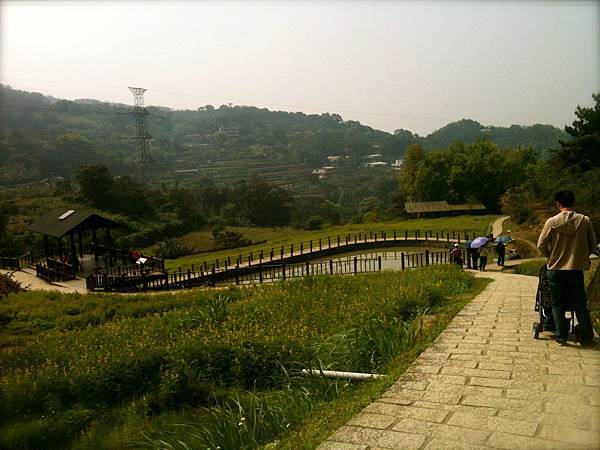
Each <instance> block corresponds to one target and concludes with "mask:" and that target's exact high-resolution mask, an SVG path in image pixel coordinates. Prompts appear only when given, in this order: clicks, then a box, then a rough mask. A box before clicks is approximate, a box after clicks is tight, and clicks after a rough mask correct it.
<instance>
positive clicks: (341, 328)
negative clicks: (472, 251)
mask: <svg viewBox="0 0 600 450" xmlns="http://www.w3.org/2000/svg"><path fill="white" fill-rule="evenodd" d="M471 284H472V278H471V276H470V275H469V274H467V273H465V272H463V271H461V270H459V269H457V268H454V267H450V266H435V267H429V268H423V269H419V270H414V271H406V272H402V273H394V272H382V273H377V274H372V275H361V276H355V277H313V278H306V279H304V280H296V281H290V282H286V283H281V284H273V285H268V286H257V287H251V288H244V289H233V290H229V291H225V292H212V293H206V292H203V291H199V292H189V293H185V294H182V295H181V296H173V295H171V294H164V295H151V296H140V297H133V298H132V297H126V296H111V295H106V296H101V297H97V298H92V297H86V296H61V295H60V294H52V293H50V294H49V297H48V298H45V299H42V298H40V297H39V296H42V297H43V295H44V294H39V293H38V294H37V296H32V295H31V294H12V295H11V296H9V297H8V298H7V299H6V300H7V303H6V304H4V303H2V304H1V305H2V306H0V312H1V311H4V314H5V316H6V317H7V318H8V319H7V320H8V323H7V327H8V328H11V327H12V331H13V332H16V331H17V330H24V329H26V328H27V326H28V324H29V326H30V328H31V330H32V333H33V335H32V336H31V337H30V338H29V339H28V340H26V341H24V342H23V343H22V345H20V346H6V345H5V346H4V347H3V349H2V350H0V352H1V353H0V355H1V364H0V420H1V421H2V425H0V447H3V448H4V447H6V448H26V447H27V446H29V444H26V443H27V442H30V441H31V440H32V439H33V440H35V442H39V441H40V440H43V439H44V437H43V436H44V435H45V434H44V433H41V432H40V430H43V429H45V428H44V427H46V428H49V427H50V428H51V427H53V426H54V427H55V428H56V429H57V430H63V431H60V432H58V435H60V439H58V438H56V439H55V438H53V437H52V436H55V435H52V433H50V434H48V439H47V442H44V443H43V445H42V444H40V445H37V444H36V446H37V447H45V448H64V447H65V446H68V445H67V444H68V443H69V442H73V439H74V438H75V437H76V436H78V435H80V433H81V432H82V431H84V430H86V429H88V428H89V424H90V423H92V424H94V423H97V422H98V421H102V417H103V414H104V413H105V412H107V411H112V410H114V409H115V408H122V407H124V406H125V405H128V404H136V405H137V406H136V412H135V414H134V413H131V414H133V417H144V416H159V417H160V416H161V415H165V414H171V413H172V412H174V411H178V410H180V409H181V408H187V409H190V408H192V409H197V408H204V409H202V411H204V412H203V413H201V414H200V415H201V416H202V418H203V419H202V420H203V421H208V422H206V423H207V424H209V425H206V429H207V430H208V429H215V430H219V429H222V430H223V429H228V430H232V429H235V430H237V431H236V433H238V436H237V437H231V436H229V434H228V435H227V436H226V437H223V436H222V437H221V438H219V437H218V436H216V437H215V436H213V435H212V434H211V435H210V436H209V435H208V434H206V433H207V431H206V430H205V431H198V429H196V428H194V429H192V428H189V429H188V428H186V427H178V428H177V430H178V433H177V434H175V435H173V436H179V430H180V429H185V430H188V431H189V433H192V434H193V436H196V435H197V437H193V436H192V434H190V436H192V437H191V438H190V439H192V438H193V439H204V441H206V442H207V444H206V446H210V445H212V444H213V443H215V442H217V441H218V439H225V441H223V442H224V444H223V445H229V444H230V443H232V442H233V443H235V442H238V441H235V440H236V439H241V440H242V441H243V442H244V444H243V445H245V446H249V447H252V446H254V445H256V443H257V442H266V441H265V439H267V438H266V436H271V435H272V434H273V433H275V434H277V433H279V432H281V431H282V430H283V428H282V425H281V424H283V423H284V422H285V425H286V426H287V424H288V423H289V424H291V425H290V427H291V426H293V424H294V423H297V422H298V421H299V420H301V419H300V417H306V415H307V414H310V411H312V408H313V406H310V407H309V406H307V405H312V404H313V403H312V401H313V400H312V399H314V398H317V399H319V400H318V401H324V400H323V399H324V398H325V397H327V396H328V395H330V394H331V393H332V392H337V390H339V389H341V387H340V385H339V384H336V383H331V382H327V383H325V384H318V385H316V384H315V381H314V380H311V382H310V383H309V384H306V383H307V381H306V380H302V381H301V382H300V381H298V380H297V379H295V378H294V377H295V374H297V371H298V370H299V369H301V368H313V367H319V366H322V367H329V368H333V369H337V370H360V371H373V370H377V369H378V368H379V367H381V366H382V365H383V364H385V363H386V361H389V360H390V358H392V357H393V356H394V355H395V354H397V353H398V352H400V351H402V350H404V349H408V348H411V347H412V346H413V345H414V344H415V342H417V340H418V337H419V334H420V331H421V328H422V323H423V319H422V318H423V314H424V313H425V312H426V311H428V310H429V311H435V310H436V309H437V308H440V307H442V306H443V305H444V304H445V303H446V302H447V300H446V299H447V298H448V296H451V295H454V294H459V293H461V292H464V291H465V290H466V289H468V288H469V287H470V286H471ZM169 300H170V301H171V302H172V304H170V303H169ZM128 301H131V302H132V303H131V304H129V303H127V302H128ZM88 303H89V304H88ZM19 308H22V310H20V309H19ZM109 309H113V310H114V313H110V314H106V311H108V310H109ZM96 315H98V317H99V320H91V319H92V317H96ZM45 316H47V317H45ZM71 317H73V318H76V319H77V320H76V321H75V322H71V321H69V320H68V319H69V318H71ZM73 324H75V325H73ZM0 339H4V335H2V334H0ZM0 348H2V347H0ZM290 374H291V375H290ZM291 379H292V380H293V382H292V381H290V380H291ZM315 386H316V387H315ZM341 386H342V387H343V384H342V385H341ZM236 392H237V393H240V394H239V397H235V396H233V397H232V395H233V394H234V393H236ZM249 392H251V393H249ZM303 392H304V394H303ZM308 393H310V395H308ZM305 394H306V395H307V396H309V397H311V396H312V397H311V402H309V403H307V399H306V398H305ZM236 395H237V394H236ZM324 396H325V397H324ZM288 404H289V405H290V406H289V408H290V409H289V410H288V409H286V408H287V406H285V405H288ZM294 405H295V406H294ZM240 409H243V412H244V414H246V415H240V414H241V413H240ZM78 411H80V412H81V411H84V412H85V414H84V413H77V412H78ZM236 411H237V412H236ZM294 411H297V412H294ZM301 411H304V412H301ZM234 413H235V414H234ZM177 414H178V413H177ZM177 414H176V415H177ZM252 414H255V415H257V417H259V418H260V421H263V419H264V424H261V425H260V426H258V425H257V426H256V427H255V426H254V425H252V427H250V428H248V429H246V428H245V427H248V426H249V425H245V426H239V427H238V428H236V427H233V428H231V424H232V423H233V422H235V420H238V419H239V420H238V421H237V422H235V424H236V426H237V424H238V423H239V422H240V421H241V417H246V419H245V420H246V421H248V420H250V419H249V417H251V415H252ZM278 414H279V416H278ZM277 417H279V418H277ZM257 420H259V419H257ZM134 422H135V421H134ZM242 422H243V421H242ZM271 422H274V423H275V424H274V423H271ZM202 423H205V422H202ZM218 423H222V424H221V425H219V426H218V427H216V426H215V424H218ZM248 423H252V424H254V422H248ZM61 424H63V425H61ZM64 424H69V426H66V425H64ZM277 424H279V425H277ZM227 427H230V428H227ZM92 428H93V427H92ZM138 429H139V427H138ZM167 431H168V430H167ZM167 431H166V435H167V437H168V435H169V434H168V432H167ZM242 431H243V432H242ZM194 433H195V434H194ZM228 433H229V432H228ZM240 433H241V434H240ZM51 435H52V436H51ZM147 436H148V439H150V440H152V439H155V438H154V437H153V436H154V435H153V434H152V433H148V434H147ZM55 437H56V436H55ZM128 439H129V438H128ZM157 439H159V440H164V441H165V442H169V445H179V444H177V443H173V442H174V441H172V440H171V438H170V437H169V438H168V439H167V438H166V437H165V436H163V435H161V436H160V437H159V438H157ZM211 439H214V441H213V440H211ZM227 439H234V441H231V442H230V441H227ZM125 440H127V439H125ZM59 441H60V444H59ZM92 441H93V439H92ZM204 441H203V442H204ZM242 441H240V442H242ZM152 442H154V441H152ZM182 442H184V443H185V445H191V447H190V448H194V445H192V444H189V443H187V442H186V441H182ZM191 442H192V441H191ZM193 442H195V441H193ZM193 442H192V443H193ZM65 443H67V444H65ZM123 445H124V444H123ZM182 445H183V444H182ZM203 445H204V444H203ZM223 445H221V448H231V447H223ZM165 448H166V447H165ZM182 448H183V447H182ZM241 448H244V447H241Z"/></svg>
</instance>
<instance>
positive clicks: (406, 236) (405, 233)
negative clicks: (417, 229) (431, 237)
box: [404, 230, 408, 241]
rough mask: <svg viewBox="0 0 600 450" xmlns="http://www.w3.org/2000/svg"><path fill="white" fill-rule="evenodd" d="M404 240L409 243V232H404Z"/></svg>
mask: <svg viewBox="0 0 600 450" xmlns="http://www.w3.org/2000/svg"><path fill="white" fill-rule="evenodd" d="M404 240H405V241H408V230H404Z"/></svg>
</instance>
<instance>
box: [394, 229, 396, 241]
mask: <svg viewBox="0 0 600 450" xmlns="http://www.w3.org/2000/svg"><path fill="white" fill-rule="evenodd" d="M394 240H396V230H394Z"/></svg>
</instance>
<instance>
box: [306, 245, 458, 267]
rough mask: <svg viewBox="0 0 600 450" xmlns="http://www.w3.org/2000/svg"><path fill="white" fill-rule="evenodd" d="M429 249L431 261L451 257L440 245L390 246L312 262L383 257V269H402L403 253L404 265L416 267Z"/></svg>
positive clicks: (339, 261)
mask: <svg viewBox="0 0 600 450" xmlns="http://www.w3.org/2000/svg"><path fill="white" fill-rule="evenodd" d="M426 251H429V253H430V261H435V262H437V263H439V262H442V261H446V258H448V257H449V251H450V248H448V249H443V248H440V247H390V248H383V249H371V250H359V251H353V252H348V253H341V254H339V255H335V256H332V257H328V258H319V259H314V260H311V261H310V262H311V263H314V264H319V263H326V262H329V261H333V262H334V263H336V264H337V263H344V262H347V263H350V262H353V261H354V258H357V260H359V261H361V260H362V261H364V260H378V259H379V258H381V270H402V254H404V267H416V266H420V265H424V264H425V259H424V257H425V255H424V254H425V252H426Z"/></svg>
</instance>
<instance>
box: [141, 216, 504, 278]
mask: <svg viewBox="0 0 600 450" xmlns="http://www.w3.org/2000/svg"><path fill="white" fill-rule="evenodd" d="M496 218H497V216H456V217H442V218H437V219H415V220H405V221H399V222H386V223H362V224H347V225H343V226H336V227H331V228H327V229H324V230H314V231H306V230H297V229H293V228H253V227H228V228H227V229H230V230H234V231H238V232H240V233H242V234H243V235H244V237H246V238H247V239H250V240H252V241H253V242H260V241H267V242H266V243H265V244H258V245H252V246H249V247H244V248H240V249H230V250H221V251H217V252H211V253H206V254H200V255H196V256H185V257H182V258H178V259H173V260H167V261H166V267H167V268H168V269H170V270H173V269H176V268H178V267H183V268H185V267H189V266H191V265H192V264H195V265H198V264H201V263H204V262H205V261H206V262H210V263H212V262H214V261H215V259H217V258H218V259H220V260H221V261H223V260H225V259H227V257H228V256H229V257H231V258H235V257H237V256H238V255H239V254H243V255H248V254H249V253H250V252H253V254H254V255H257V254H258V253H259V252H260V251H261V250H263V251H264V252H265V254H268V253H269V251H270V250H271V248H274V249H280V248H281V246H284V247H286V248H289V246H290V243H292V242H293V243H294V245H295V247H296V248H298V244H299V243H300V242H301V241H302V242H304V243H305V244H306V245H307V246H308V242H309V241H310V240H311V239H312V240H313V245H315V246H316V245H318V240H319V238H322V239H323V240H324V242H325V241H326V240H327V237H328V236H331V237H332V238H334V239H335V236H337V235H340V236H342V237H343V236H346V235H348V234H350V235H352V236H354V234H358V233H359V232H360V233H364V232H370V231H373V232H375V231H377V232H381V231H386V232H387V233H388V235H392V234H393V230H396V231H397V232H398V233H404V230H408V231H409V232H410V233H411V234H412V233H414V231H415V230H421V231H424V230H433V232H434V234H435V232H436V231H444V232H447V231H450V232H452V231H455V232H460V233H464V232H465V231H466V232H469V233H473V232H475V233H477V234H485V233H487V231H488V228H489V225H490V224H491V223H492V222H493V221H494V220H495V219H496ZM178 240H179V241H180V242H181V243H183V244H185V245H188V246H192V247H195V248H197V249H198V250H202V249H210V248H213V247H214V243H213V240H212V235H211V233H210V231H209V230H204V231H197V232H194V233H188V234H186V235H185V236H183V237H181V238H179V239H178ZM153 250H154V248H152V247H150V248H148V249H145V250H144V252H145V253H149V254H152V252H153Z"/></svg>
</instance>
